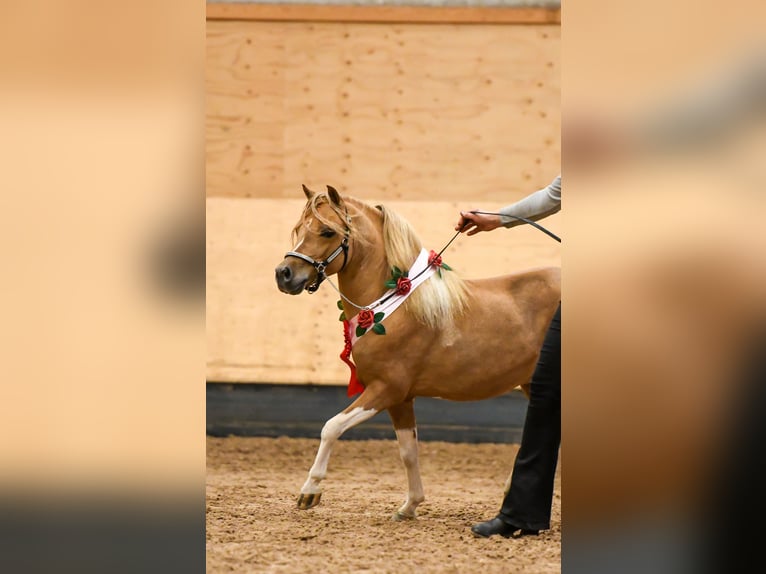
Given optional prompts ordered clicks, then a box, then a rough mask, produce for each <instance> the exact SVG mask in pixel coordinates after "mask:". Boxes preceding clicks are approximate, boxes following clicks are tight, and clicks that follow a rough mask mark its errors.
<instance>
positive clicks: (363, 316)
mask: <svg viewBox="0 0 766 574" xmlns="http://www.w3.org/2000/svg"><path fill="white" fill-rule="evenodd" d="M356 318H357V323H358V324H359V326H360V327H361V328H362V329H369V328H370V327H372V324H373V323H374V322H375V313H373V312H372V310H371V309H362V310H361V311H359V315H357V316H356Z"/></svg>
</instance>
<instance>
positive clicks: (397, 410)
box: [388, 400, 425, 520]
mask: <svg viewBox="0 0 766 574" xmlns="http://www.w3.org/2000/svg"><path fill="white" fill-rule="evenodd" d="M388 414H389V415H390V416H391V421H392V422H393V423H394V429H395V430H396V439H397V440H398V441H399V455H400V456H401V457H402V462H403V463H404V470H405V472H406V473H407V487H408V488H407V500H406V501H405V502H404V504H403V505H402V507H401V508H400V509H399V510H397V511H396V512H395V513H394V516H393V518H394V520H406V519H411V518H415V516H417V513H416V508H417V507H418V504H420V503H421V502H423V501H424V500H425V496H424V495H423V483H422V482H421V480H420V467H419V466H418V430H417V427H416V425H415V410H414V408H413V404H412V401H411V400H410V401H407V402H404V403H400V404H398V405H395V406H393V407H390V408H389V409H388Z"/></svg>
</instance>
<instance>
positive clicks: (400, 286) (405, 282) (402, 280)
mask: <svg viewBox="0 0 766 574" xmlns="http://www.w3.org/2000/svg"><path fill="white" fill-rule="evenodd" d="M410 289H412V281H410V280H409V279H408V278H407V277H399V279H397V280H396V294H397V295H406V294H407V293H409V292H410Z"/></svg>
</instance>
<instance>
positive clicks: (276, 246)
mask: <svg viewBox="0 0 766 574" xmlns="http://www.w3.org/2000/svg"><path fill="white" fill-rule="evenodd" d="M539 183H540V184H542V183H545V182H539ZM341 192H348V193H349V194H351V195H353V194H354V193H353V192H352V190H345V189H341ZM521 196H523V193H522V194H514V193H509V194H508V195H507V197H506V202H505V203H509V202H511V201H514V200H516V199H519V198H520V197H521ZM293 197H294V198H295V199H289V200H285V199H242V198H209V199H208V200H207V225H208V233H207V273H208V281H207V327H208V328H207V332H208V363H207V377H208V380H213V381H222V382H269V383H307V382H310V383H317V384H346V383H347V382H348V369H347V367H346V366H345V365H344V364H343V363H342V362H341V361H340V360H339V359H338V354H339V353H340V351H341V349H342V347H343V336H342V331H341V326H340V323H339V322H338V320H337V318H338V311H337V309H336V307H335V301H336V300H337V298H338V297H337V294H336V293H335V291H333V290H332V288H331V287H330V286H329V285H323V286H322V288H321V289H320V290H319V291H318V292H317V293H316V294H314V295H308V294H306V293H304V294H302V295H299V296H289V295H284V294H282V293H280V292H279V291H278V290H277V288H276V285H275V282H274V271H273V270H274V267H275V266H276V265H277V264H278V263H279V262H280V261H281V260H282V258H283V255H284V252H285V251H287V250H288V249H290V248H291V247H292V246H291V245H290V238H289V235H290V229H291V228H292V226H293V224H294V223H295V220H296V219H297V217H298V214H299V213H300V210H301V209H302V207H303V204H304V200H303V199H302V194H301V192H300V190H299V189H296V190H294V191H293ZM377 199H380V200H381V201H383V202H384V203H385V204H386V205H387V206H389V207H391V208H392V209H395V210H396V211H397V212H399V213H400V214H402V215H404V216H405V217H406V218H407V219H409V220H410V221H411V222H417V225H416V226H415V227H416V230H417V231H418V233H419V234H420V237H421V239H422V240H423V242H424V245H425V246H426V247H428V248H435V249H440V248H441V247H442V246H443V245H444V244H445V243H446V242H447V241H448V240H449V239H450V238H451V237H452V234H453V233H454V232H453V230H452V226H453V225H454V221H455V219H456V213H457V211H458V210H459V209H460V208H466V207H469V206H472V207H477V208H497V207H499V205H498V204H495V203H492V202H487V201H485V202H476V203H471V204H469V205H466V204H465V203H464V202H449V201H439V202H418V201H389V200H387V199H386V198H382V197H380V198H377ZM373 201H375V200H373ZM546 226H547V227H549V228H550V229H551V230H552V231H554V232H556V233H559V232H560V231H561V228H560V220H559V216H558V215H555V216H553V217H550V218H548V219H546ZM445 260H446V261H447V262H448V263H449V264H450V265H451V266H453V267H454V268H455V269H456V270H457V272H459V273H461V274H462V275H463V276H464V277H468V278H476V277H489V276H493V275H500V274H503V273H508V272H512V271H514V270H519V269H525V268H529V267H534V266H538V265H558V264H559V260H560V259H559V244H558V243H555V242H554V241H552V240H551V239H550V238H548V237H547V236H545V235H543V234H542V233H540V232H539V231H537V230H535V229H533V228H529V227H525V228H514V229H511V230H507V231H506V230H498V231H496V232H494V233H489V234H480V235H477V236H475V237H471V238H468V237H461V238H459V239H458V240H456V241H455V243H453V245H452V246H451V247H450V249H449V250H448V251H447V252H446V253H445ZM392 336H393V334H392Z"/></svg>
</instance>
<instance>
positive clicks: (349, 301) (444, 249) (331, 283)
mask: <svg viewBox="0 0 766 574" xmlns="http://www.w3.org/2000/svg"><path fill="white" fill-rule="evenodd" d="M469 213H474V214H476V215H498V216H500V217H512V218H513V219H517V220H519V221H523V222H524V223H527V224H529V225H531V226H532V227H535V228H537V229H539V230H540V231H542V232H543V233H545V234H546V235H548V236H550V237H552V238H553V239H555V240H556V241H558V242H559V243H561V238H560V237H559V236H558V235H556V234H555V233H553V232H552V231H549V230H548V229H546V228H545V227H543V226H542V225H540V224H539V223H537V222H535V221H532V220H531V219H527V218H526V217H521V216H519V215H509V214H507V213H493V212H491V211H478V210H474V211H470V212H469ZM466 225H468V224H467V223H466V224H465V225H463V227H462V228H461V229H459V230H458V231H457V232H455V235H453V236H452V239H450V240H449V241H448V242H447V245H445V246H444V247H442V250H441V251H439V253H438V257H441V256H442V253H444V252H445V251H446V250H447V248H448V247H449V246H450V245H452V242H453V241H455V239H457V236H458V235H460V234H461V233H462V232H463V229H465V227H466ZM427 269H428V267H426V268H425V269H423V270H422V271H421V272H420V273H418V274H417V275H415V277H412V278H411V279H417V278H418V277H420V275H421V274H423V273H425V272H426V270H427ZM326 281H327V282H328V283H329V284H330V285H332V288H333V289H335V290H336V291H337V292H338V295H340V297H341V299H343V300H344V301H345V302H346V303H348V304H349V305H352V306H354V307H356V308H357V309H359V310H360V311H362V310H364V309H372V308H373V307H370V306H369V305H366V306H362V305H357V304H356V303H354V302H353V301H352V300H351V299H349V298H348V297H346V296H345V295H344V294H343V293H341V292H340V289H338V288H337V287H336V286H335V283H333V282H332V280H331V279H330V278H329V277H326ZM393 295H394V293H392V294H391V295H389V297H391V296H393ZM387 300H388V297H387V298H386V299H383V300H382V301H380V302H379V303H378V305H382V304H383V303H385V302H386V301H387ZM378 305H376V307H377V306H378Z"/></svg>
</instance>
